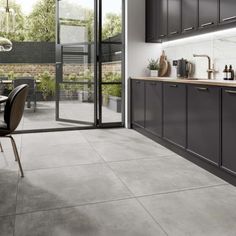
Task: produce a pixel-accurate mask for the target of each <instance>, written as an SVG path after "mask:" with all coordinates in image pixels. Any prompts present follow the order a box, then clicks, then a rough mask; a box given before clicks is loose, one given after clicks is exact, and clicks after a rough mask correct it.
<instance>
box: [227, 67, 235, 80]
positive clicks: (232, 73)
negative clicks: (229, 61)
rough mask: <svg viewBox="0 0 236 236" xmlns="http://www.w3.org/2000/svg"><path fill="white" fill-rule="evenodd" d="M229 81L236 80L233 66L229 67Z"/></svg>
mask: <svg viewBox="0 0 236 236" xmlns="http://www.w3.org/2000/svg"><path fill="white" fill-rule="evenodd" d="M228 80H234V70H233V67H232V65H230V66H229V73H228Z"/></svg>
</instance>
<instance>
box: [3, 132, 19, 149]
mask: <svg viewBox="0 0 236 236" xmlns="http://www.w3.org/2000/svg"><path fill="white" fill-rule="evenodd" d="M12 136H13V138H14V140H15V142H16V146H17V148H18V150H19V151H20V148H21V139H22V135H21V134H15V135H12ZM0 142H1V144H2V147H3V150H4V151H5V150H6V149H7V150H8V149H12V144H11V140H10V139H9V138H0Z"/></svg>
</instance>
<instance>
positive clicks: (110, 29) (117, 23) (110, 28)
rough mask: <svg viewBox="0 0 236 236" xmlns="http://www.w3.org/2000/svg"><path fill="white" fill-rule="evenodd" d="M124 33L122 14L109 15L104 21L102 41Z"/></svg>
mask: <svg viewBox="0 0 236 236" xmlns="http://www.w3.org/2000/svg"><path fill="white" fill-rule="evenodd" d="M121 32H122V20H121V15H120V14H115V13H108V14H107V15H106V18H105V20H104V24H103V29H102V39H107V38H110V37H113V36H116V35H117V34H120V33H121Z"/></svg>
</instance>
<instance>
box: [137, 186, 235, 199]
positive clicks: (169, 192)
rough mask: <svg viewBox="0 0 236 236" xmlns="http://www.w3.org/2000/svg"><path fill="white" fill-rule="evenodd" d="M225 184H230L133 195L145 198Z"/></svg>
mask: <svg viewBox="0 0 236 236" xmlns="http://www.w3.org/2000/svg"><path fill="white" fill-rule="evenodd" d="M227 185H230V184H228V183H222V184H214V185H206V186H200V187H192V188H191V187H190V188H184V189H177V190H172V191H167V192H160V193H153V194H145V195H135V197H136V198H145V197H152V196H159V195H167V194H172V193H179V192H187V191H194V190H201V189H209V188H216V187H221V186H227Z"/></svg>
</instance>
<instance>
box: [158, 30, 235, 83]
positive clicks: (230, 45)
mask: <svg viewBox="0 0 236 236" xmlns="http://www.w3.org/2000/svg"><path fill="white" fill-rule="evenodd" d="M162 48H163V49H164V50H165V52H166V54H167V57H168V59H169V60H170V62H171V64H172V61H173V60H176V59H181V58H185V59H187V60H189V61H191V62H193V63H194V64H195V74H194V77H197V78H207V72H206V70H207V59H205V58H194V57H193V54H194V53H195V54H207V55H209V56H210V57H211V59H212V63H214V65H215V69H216V70H217V71H218V73H216V74H215V79H219V80H222V79H223V72H222V71H223V69H224V67H225V65H226V64H227V65H230V64H232V66H233V67H234V69H235V68H236V28H234V29H228V30H224V31H220V32H215V33H209V34H205V35H199V36H195V37H190V38H186V39H181V40H175V41H170V42H167V43H163V44H162ZM170 76H173V77H176V68H174V67H172V70H171V75H170Z"/></svg>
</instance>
